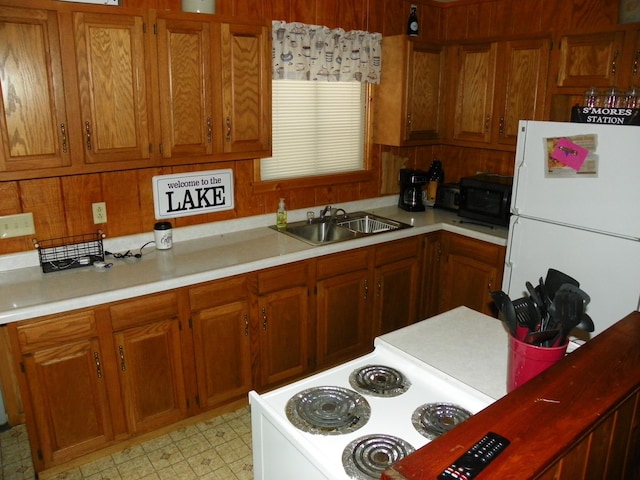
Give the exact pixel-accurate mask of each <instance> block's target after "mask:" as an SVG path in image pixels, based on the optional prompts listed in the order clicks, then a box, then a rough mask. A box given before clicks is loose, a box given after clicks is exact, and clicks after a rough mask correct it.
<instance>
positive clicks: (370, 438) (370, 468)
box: [342, 435, 415, 480]
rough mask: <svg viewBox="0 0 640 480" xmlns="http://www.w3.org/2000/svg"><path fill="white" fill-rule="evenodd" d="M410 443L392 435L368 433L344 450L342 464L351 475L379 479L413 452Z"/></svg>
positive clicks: (358, 478)
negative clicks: (383, 473)
mask: <svg viewBox="0 0 640 480" xmlns="http://www.w3.org/2000/svg"><path fill="white" fill-rule="evenodd" d="M414 451H415V448H413V447H412V446H411V445H410V444H409V443H407V442H405V441H404V440H402V439H401V438H398V437H394V436H391V435H366V436H364V437H360V438H356V439H355V440H354V441H353V442H351V443H350V444H349V445H347V446H346V447H345V449H344V450H343V452H342V465H343V466H344V471H345V472H346V473H347V475H349V477H351V478H354V479H357V480H379V479H380V476H381V475H382V472H384V471H385V470H387V469H388V468H390V467H391V466H392V465H393V464H394V463H396V462H397V461H399V460H402V459H403V458H405V457H406V456H407V455H409V454H411V453H413V452H414Z"/></svg>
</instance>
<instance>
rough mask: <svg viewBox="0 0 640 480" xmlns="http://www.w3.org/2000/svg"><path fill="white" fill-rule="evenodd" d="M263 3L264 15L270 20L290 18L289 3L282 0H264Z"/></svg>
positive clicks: (286, 19)
mask: <svg viewBox="0 0 640 480" xmlns="http://www.w3.org/2000/svg"><path fill="white" fill-rule="evenodd" d="M263 3H264V15H265V17H266V18H268V19H270V20H284V21H287V22H288V21H289V19H290V18H291V3H290V2H289V1H288V0H287V1H282V0H266V1H264V2H263Z"/></svg>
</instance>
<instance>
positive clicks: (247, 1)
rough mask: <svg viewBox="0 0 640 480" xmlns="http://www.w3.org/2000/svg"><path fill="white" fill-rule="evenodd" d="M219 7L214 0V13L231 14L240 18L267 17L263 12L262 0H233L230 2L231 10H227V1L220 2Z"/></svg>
mask: <svg viewBox="0 0 640 480" xmlns="http://www.w3.org/2000/svg"><path fill="white" fill-rule="evenodd" d="M221 3H222V5H221V9H220V10H218V3H217V2H216V13H220V14H231V15H233V16H236V17H240V18H247V17H249V18H267V15H266V12H265V5H264V2H262V0H235V1H233V2H230V3H231V6H232V10H231V11H230V12H229V11H227V6H228V5H229V4H228V3H223V2H221Z"/></svg>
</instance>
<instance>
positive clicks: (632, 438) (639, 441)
mask: <svg viewBox="0 0 640 480" xmlns="http://www.w3.org/2000/svg"><path fill="white" fill-rule="evenodd" d="M634 397H635V401H634V407H633V415H632V419H631V426H630V429H629V436H628V439H627V442H626V448H627V451H626V457H625V460H626V461H625V472H624V478H640V458H638V452H639V451H640V393H639V392H636V393H635V395H634ZM634 474H635V475H634Z"/></svg>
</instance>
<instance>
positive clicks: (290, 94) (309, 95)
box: [260, 80, 367, 181]
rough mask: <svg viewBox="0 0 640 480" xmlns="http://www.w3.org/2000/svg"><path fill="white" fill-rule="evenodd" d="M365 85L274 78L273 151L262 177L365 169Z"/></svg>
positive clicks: (316, 174) (279, 177) (278, 177)
mask: <svg viewBox="0 0 640 480" xmlns="http://www.w3.org/2000/svg"><path fill="white" fill-rule="evenodd" d="M366 91H367V87H366V84H363V83H360V82H312V81H295V80H276V81H274V82H273V83H272V102H273V106H272V111H273V125H272V137H273V143H272V149H273V156H272V157H271V158H265V159H262V161H261V164H260V165H261V168H260V171H261V179H262V180H265V181H267V180H280V179H288V178H300V177H310V176H320V175H330V174H336V173H345V172H354V171H362V170H364V168H365V166H364V165H365V163H364V144H365V124H366V121H365V118H366V114H365V110H366Z"/></svg>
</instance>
